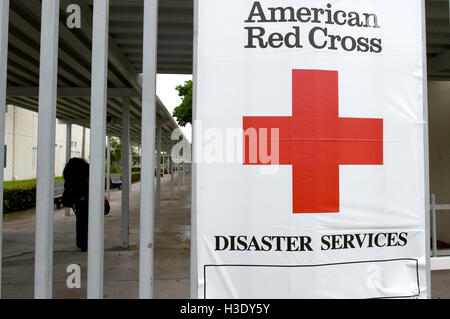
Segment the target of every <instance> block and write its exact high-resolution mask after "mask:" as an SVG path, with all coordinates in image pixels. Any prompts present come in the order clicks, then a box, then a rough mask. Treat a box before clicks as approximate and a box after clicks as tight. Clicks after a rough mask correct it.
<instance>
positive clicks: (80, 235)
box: [73, 200, 89, 251]
mask: <svg viewBox="0 0 450 319" xmlns="http://www.w3.org/2000/svg"><path fill="white" fill-rule="evenodd" d="M73 210H74V212H75V216H76V217H77V223H76V232H77V237H76V243H77V247H78V248H80V249H81V251H87V248H88V226H89V213H88V212H89V207H88V201H87V200H82V201H79V202H78V203H77V204H76V205H75V206H74V207H73Z"/></svg>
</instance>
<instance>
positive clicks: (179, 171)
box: [177, 162, 184, 192]
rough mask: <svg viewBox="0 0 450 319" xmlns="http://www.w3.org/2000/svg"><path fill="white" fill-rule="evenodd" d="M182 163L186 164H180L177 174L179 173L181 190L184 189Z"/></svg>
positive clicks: (179, 188) (179, 187)
mask: <svg viewBox="0 0 450 319" xmlns="http://www.w3.org/2000/svg"><path fill="white" fill-rule="evenodd" d="M181 165H184V162H183V163H180V164H178V170H177V173H178V174H177V175H178V191H179V192H181V190H182V189H183V172H182V170H181Z"/></svg>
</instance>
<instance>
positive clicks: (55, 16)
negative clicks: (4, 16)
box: [34, 0, 59, 299]
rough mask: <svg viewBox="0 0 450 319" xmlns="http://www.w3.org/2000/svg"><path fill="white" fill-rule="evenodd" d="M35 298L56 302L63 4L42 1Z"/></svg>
mask: <svg viewBox="0 0 450 319" xmlns="http://www.w3.org/2000/svg"><path fill="white" fill-rule="evenodd" d="M41 24H42V25H41V51H40V52H41V53H40V67H39V120H38V121H39V124H38V154H37V185H36V243H35V244H36V248H35V270H34V271H35V273H34V274H35V275H34V296H35V298H36V299H50V298H52V285H53V213H54V207H53V204H54V202H53V196H54V186H55V185H54V184H55V130H56V94H57V92H56V90H57V83H58V81H57V79H58V36H59V0H43V1H42V19H41Z"/></svg>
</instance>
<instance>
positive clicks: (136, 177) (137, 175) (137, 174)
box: [131, 172, 141, 184]
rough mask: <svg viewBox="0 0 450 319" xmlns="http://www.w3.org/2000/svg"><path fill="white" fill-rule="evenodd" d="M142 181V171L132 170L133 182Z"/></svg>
mask: <svg viewBox="0 0 450 319" xmlns="http://www.w3.org/2000/svg"><path fill="white" fill-rule="evenodd" d="M140 181H141V172H132V173H131V183H132V184H134V183H139V182H140Z"/></svg>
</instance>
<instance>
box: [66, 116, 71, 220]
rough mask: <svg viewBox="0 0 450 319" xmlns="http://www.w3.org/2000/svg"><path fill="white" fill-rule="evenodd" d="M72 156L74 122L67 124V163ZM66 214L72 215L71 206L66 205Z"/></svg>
mask: <svg viewBox="0 0 450 319" xmlns="http://www.w3.org/2000/svg"><path fill="white" fill-rule="evenodd" d="M71 157H72V124H66V164H67V163H68V162H69V161H70V158H71ZM65 215H66V216H70V208H69V207H66V209H65Z"/></svg>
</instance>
